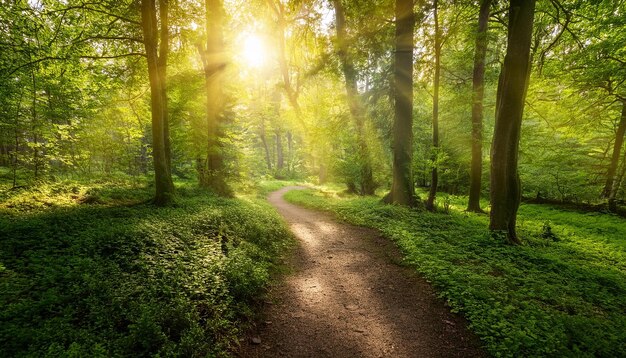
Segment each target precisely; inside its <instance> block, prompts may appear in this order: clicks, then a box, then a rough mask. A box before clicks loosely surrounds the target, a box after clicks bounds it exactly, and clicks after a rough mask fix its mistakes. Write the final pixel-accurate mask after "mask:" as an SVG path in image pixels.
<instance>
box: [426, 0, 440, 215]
mask: <svg viewBox="0 0 626 358" xmlns="http://www.w3.org/2000/svg"><path fill="white" fill-rule="evenodd" d="M433 15H434V21H435V78H434V80H433V87H434V89H433V157H432V158H433V164H432V165H433V167H432V173H431V180H430V191H429V193H428V199H427V200H426V209H428V210H430V211H433V210H434V209H435V197H436V195H437V185H438V181H439V175H438V173H437V157H438V151H439V80H440V76H441V30H440V28H439V9H438V1H437V0H434V1H433Z"/></svg>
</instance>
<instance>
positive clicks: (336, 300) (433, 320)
mask: <svg viewBox="0 0 626 358" xmlns="http://www.w3.org/2000/svg"><path fill="white" fill-rule="evenodd" d="M298 188H299V187H294V186H291V187H286V188H283V189H281V190H278V191H275V192H273V193H271V194H270V196H269V201H270V203H271V204H272V205H273V206H274V207H276V208H277V210H278V211H279V213H280V214H281V215H282V216H283V217H284V218H285V219H286V221H287V223H288V224H289V226H290V228H291V230H292V231H293V233H294V234H295V235H296V237H297V238H298V242H299V245H298V247H297V249H296V250H295V252H294V255H293V256H292V258H291V260H290V266H292V268H293V272H292V273H291V274H289V275H287V276H286V277H285V278H284V280H283V281H282V283H279V284H277V285H276V286H274V287H273V289H272V290H271V292H270V293H269V296H268V299H267V300H266V303H265V305H264V307H263V312H262V317H261V320H260V322H259V323H258V324H257V326H256V327H255V328H253V329H251V331H250V333H249V337H247V339H246V340H245V341H244V342H243V343H242V347H241V350H240V352H239V355H240V356H242V357H280V356H285V357H389V356H394V357H481V356H486V354H485V352H484V351H483V350H482V349H481V348H479V347H480V341H479V340H478V338H477V337H476V336H475V335H474V334H473V333H471V332H470V331H469V330H468V329H467V323H466V321H465V320H464V319H463V318H462V317H460V316H458V315H455V314H453V313H450V311H449V308H448V307H447V306H446V305H445V303H444V301H443V300H442V299H439V298H437V296H436V294H435V291H434V290H433V288H432V287H431V285H430V284H429V283H428V282H427V281H426V280H425V279H423V278H422V277H421V276H419V274H417V272H416V271H415V270H414V269H411V268H409V267H407V266H405V265H403V261H402V255H401V254H400V252H399V250H398V249H397V248H396V246H395V245H394V244H393V243H392V242H391V241H389V240H388V239H385V238H383V237H381V236H380V234H379V233H378V231H376V230H373V229H368V228H362V227H357V226H352V225H348V224H343V223H341V224H340V223H338V222H337V221H336V220H335V219H333V218H332V217H331V216H330V215H328V214H323V213H320V212H318V211H311V210H308V209H304V208H301V207H298V206H295V205H292V204H289V203H287V202H286V201H285V200H284V199H283V195H284V194H285V193H287V192H288V191H291V190H294V189H298Z"/></svg>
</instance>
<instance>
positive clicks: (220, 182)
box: [201, 0, 232, 196]
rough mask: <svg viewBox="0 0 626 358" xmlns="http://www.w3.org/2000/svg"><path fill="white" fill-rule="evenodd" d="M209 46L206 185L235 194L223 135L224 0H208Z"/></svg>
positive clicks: (204, 55) (206, 62)
mask: <svg viewBox="0 0 626 358" xmlns="http://www.w3.org/2000/svg"><path fill="white" fill-rule="evenodd" d="M205 7H206V36H207V42H206V48H205V49H204V51H201V55H202V62H203V64H204V76H205V81H206V82H205V85H206V94H207V104H206V106H207V108H206V110H207V128H208V129H207V136H208V141H207V146H208V149H207V171H206V176H205V182H204V183H203V185H204V186H206V187H207V188H210V189H211V190H212V191H213V192H215V193H216V194H218V195H221V196H231V195H232V192H231V190H230V188H229V187H228V185H227V184H226V173H225V170H224V169H225V168H224V158H223V148H222V147H223V144H222V143H221V141H220V139H221V138H222V137H223V128H222V127H223V123H224V93H223V89H222V86H223V77H224V70H225V68H226V57H225V53H224V38H223V34H222V31H223V21H224V8H223V4H222V1H221V0H206V1H205Z"/></svg>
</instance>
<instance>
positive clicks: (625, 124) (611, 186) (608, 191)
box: [602, 100, 626, 211]
mask: <svg viewBox="0 0 626 358" xmlns="http://www.w3.org/2000/svg"><path fill="white" fill-rule="evenodd" d="M625 133H626V100H623V101H622V116H621V118H620V121H619V125H618V126H617V131H616V132H615V142H614V143H613V154H612V155H611V162H610V163H609V169H608V171H607V175H606V183H605V184H604V190H603V191H602V196H603V197H605V198H607V199H608V201H609V206H614V202H615V196H616V195H617V189H618V187H619V183H617V182H618V177H617V175H616V174H617V167H618V166H619V157H620V155H621V151H622V146H623V145H624V134H625ZM613 211H614V209H613Z"/></svg>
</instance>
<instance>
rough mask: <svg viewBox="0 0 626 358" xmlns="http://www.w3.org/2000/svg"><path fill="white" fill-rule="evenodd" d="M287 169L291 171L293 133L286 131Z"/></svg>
mask: <svg viewBox="0 0 626 358" xmlns="http://www.w3.org/2000/svg"><path fill="white" fill-rule="evenodd" d="M287 170H288V171H289V172H290V173H291V171H293V135H292V134H291V131H287Z"/></svg>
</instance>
